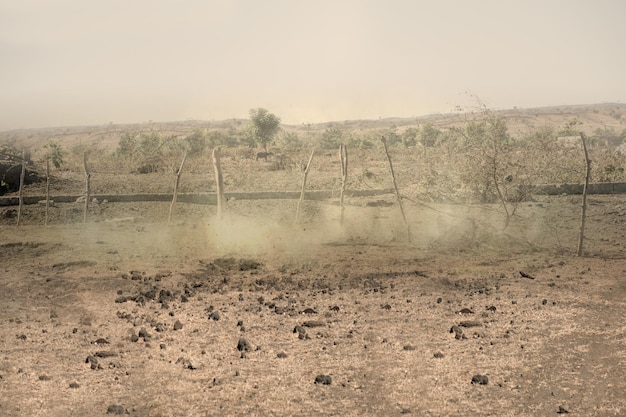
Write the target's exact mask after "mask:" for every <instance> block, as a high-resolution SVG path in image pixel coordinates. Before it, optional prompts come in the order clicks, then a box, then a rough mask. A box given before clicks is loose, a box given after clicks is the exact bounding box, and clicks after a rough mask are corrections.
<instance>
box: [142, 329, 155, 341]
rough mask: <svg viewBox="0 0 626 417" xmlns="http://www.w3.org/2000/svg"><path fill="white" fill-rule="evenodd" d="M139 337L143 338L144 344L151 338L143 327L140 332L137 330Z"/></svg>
mask: <svg viewBox="0 0 626 417" xmlns="http://www.w3.org/2000/svg"><path fill="white" fill-rule="evenodd" d="M139 337H141V338H143V341H144V342H148V341H149V340H150V339H151V338H152V336H151V335H150V333H148V331H147V330H146V328H145V327H142V328H141V330H139Z"/></svg>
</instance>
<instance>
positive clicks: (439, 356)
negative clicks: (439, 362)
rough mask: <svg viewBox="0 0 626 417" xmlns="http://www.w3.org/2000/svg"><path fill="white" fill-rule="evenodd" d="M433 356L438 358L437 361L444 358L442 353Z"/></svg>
mask: <svg viewBox="0 0 626 417" xmlns="http://www.w3.org/2000/svg"><path fill="white" fill-rule="evenodd" d="M433 356H434V357H435V358H437V359H441V358H443V353H441V352H437V353H435V354H434V355H433Z"/></svg>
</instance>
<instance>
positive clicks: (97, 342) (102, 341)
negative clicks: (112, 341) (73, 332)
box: [91, 338, 109, 345]
mask: <svg viewBox="0 0 626 417" xmlns="http://www.w3.org/2000/svg"><path fill="white" fill-rule="evenodd" d="M91 343H92V344H94V345H108V344H109V341H108V340H106V339H103V338H99V339H96V340H94V341H93V342H91Z"/></svg>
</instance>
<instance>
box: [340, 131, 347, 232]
mask: <svg viewBox="0 0 626 417" xmlns="http://www.w3.org/2000/svg"><path fill="white" fill-rule="evenodd" d="M339 159H340V160H341V194H340V195H339V207H340V208H341V219H340V223H341V224H343V214H344V210H345V207H344V205H343V196H344V193H345V192H346V183H347V181H348V147H347V146H346V144H345V143H342V144H341V146H340V147H339Z"/></svg>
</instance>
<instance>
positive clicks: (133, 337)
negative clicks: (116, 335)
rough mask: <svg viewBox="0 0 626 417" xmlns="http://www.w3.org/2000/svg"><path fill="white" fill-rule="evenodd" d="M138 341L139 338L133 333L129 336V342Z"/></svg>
mask: <svg viewBox="0 0 626 417" xmlns="http://www.w3.org/2000/svg"><path fill="white" fill-rule="evenodd" d="M138 340H139V336H137V335H136V334H135V333H133V334H132V335H130V341H131V342H133V343H135V342H136V341H138Z"/></svg>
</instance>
